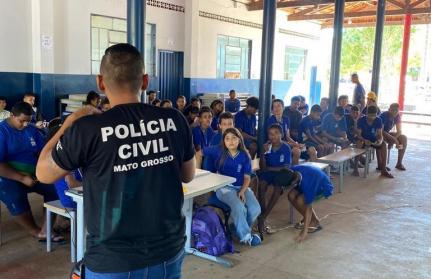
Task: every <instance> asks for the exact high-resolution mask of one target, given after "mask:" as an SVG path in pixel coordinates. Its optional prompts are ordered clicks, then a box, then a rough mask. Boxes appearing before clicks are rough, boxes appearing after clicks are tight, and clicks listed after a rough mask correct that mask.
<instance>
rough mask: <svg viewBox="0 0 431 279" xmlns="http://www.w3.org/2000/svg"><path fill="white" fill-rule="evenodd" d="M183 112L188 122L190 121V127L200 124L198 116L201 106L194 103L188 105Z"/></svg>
mask: <svg viewBox="0 0 431 279" xmlns="http://www.w3.org/2000/svg"><path fill="white" fill-rule="evenodd" d="M183 114H184V116H185V117H186V119H187V123H189V125H190V127H192V128H193V127H196V126H197V125H199V124H198V123H199V121H197V117H198V115H199V108H197V107H195V106H192V105H188V106H187V107H186V108H185V109H184V111H183Z"/></svg>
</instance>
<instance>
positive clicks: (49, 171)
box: [36, 106, 100, 184]
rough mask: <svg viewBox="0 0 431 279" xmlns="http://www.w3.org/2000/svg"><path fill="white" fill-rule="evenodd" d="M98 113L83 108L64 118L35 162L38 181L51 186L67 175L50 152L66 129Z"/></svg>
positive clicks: (89, 107)
mask: <svg viewBox="0 0 431 279" xmlns="http://www.w3.org/2000/svg"><path fill="white" fill-rule="evenodd" d="M98 113H100V111H99V110H98V109H96V108H94V107H92V106H85V107H83V108H81V109H80V110H78V111H76V112H74V113H72V114H71V115H69V117H67V118H66V120H65V121H64V123H63V125H62V126H61V128H60V130H58V132H57V133H55V135H54V136H53V137H52V138H51V140H50V141H48V143H47V144H46V145H45V147H44V148H43V149H42V152H41V153H40V156H39V161H38V162H37V166H36V176H37V178H38V179H39V181H41V182H43V183H46V184H51V183H54V182H55V181H57V180H58V179H60V178H61V177H63V176H65V175H66V174H67V173H69V171H68V170H65V169H62V168H61V167H60V166H58V165H57V163H56V162H55V161H54V159H53V157H52V151H53V149H54V148H55V147H56V145H57V143H58V142H59V140H60V138H61V137H62V136H63V135H64V133H65V131H66V129H68V128H69V127H71V126H72V125H73V123H74V122H75V121H76V120H78V119H79V118H81V117H83V116H86V115H90V114H98Z"/></svg>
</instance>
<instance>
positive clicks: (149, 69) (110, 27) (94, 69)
mask: <svg viewBox="0 0 431 279" xmlns="http://www.w3.org/2000/svg"><path fill="white" fill-rule="evenodd" d="M145 36H146V41H145V71H146V73H147V74H149V75H150V76H155V73H156V25H155V24H151V23H147V24H146V26H145ZM126 42H127V21H126V19H123V18H115V17H109V16H101V15H91V73H92V74H98V73H99V67H100V61H101V59H102V57H103V54H104V53H105V49H107V48H108V47H110V46H112V45H115V44H118V43H126Z"/></svg>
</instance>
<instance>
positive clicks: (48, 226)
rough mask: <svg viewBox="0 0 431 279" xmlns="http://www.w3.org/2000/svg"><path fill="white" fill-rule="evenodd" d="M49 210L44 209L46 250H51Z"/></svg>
mask: <svg viewBox="0 0 431 279" xmlns="http://www.w3.org/2000/svg"><path fill="white" fill-rule="evenodd" d="M51 223H52V219H51V210H49V209H48V208H47V209H46V252H51V231H52V225H51Z"/></svg>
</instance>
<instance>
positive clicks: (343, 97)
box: [338, 95, 349, 102]
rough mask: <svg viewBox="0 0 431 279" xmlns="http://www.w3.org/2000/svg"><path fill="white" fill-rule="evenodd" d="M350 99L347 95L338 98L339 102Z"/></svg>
mask: <svg viewBox="0 0 431 279" xmlns="http://www.w3.org/2000/svg"><path fill="white" fill-rule="evenodd" d="M348 99H349V96H347V95H340V96H339V97H338V102H339V101H341V100H348Z"/></svg>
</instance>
